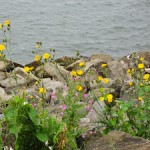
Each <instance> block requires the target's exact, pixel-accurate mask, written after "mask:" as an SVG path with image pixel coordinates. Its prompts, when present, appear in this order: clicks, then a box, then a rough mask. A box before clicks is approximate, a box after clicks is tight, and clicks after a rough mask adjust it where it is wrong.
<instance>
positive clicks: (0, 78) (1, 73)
mask: <svg viewBox="0 0 150 150" xmlns="http://www.w3.org/2000/svg"><path fill="white" fill-rule="evenodd" d="M4 79H6V73H4V72H0V81H1V80H4Z"/></svg>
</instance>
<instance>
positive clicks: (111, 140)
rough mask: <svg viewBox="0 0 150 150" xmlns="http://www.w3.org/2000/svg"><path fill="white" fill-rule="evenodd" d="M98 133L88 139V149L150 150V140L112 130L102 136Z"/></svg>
mask: <svg viewBox="0 0 150 150" xmlns="http://www.w3.org/2000/svg"><path fill="white" fill-rule="evenodd" d="M100 136H101V134H100V133H99V134H98V133H97V134H95V135H94V136H89V137H88V139H87V140H86V141H87V143H86V144H85V145H86V148H85V149H86V150H150V141H148V140H145V139H143V138H140V137H133V136H131V135H129V134H127V133H125V132H121V131H111V132H109V134H107V135H105V136H103V137H100Z"/></svg>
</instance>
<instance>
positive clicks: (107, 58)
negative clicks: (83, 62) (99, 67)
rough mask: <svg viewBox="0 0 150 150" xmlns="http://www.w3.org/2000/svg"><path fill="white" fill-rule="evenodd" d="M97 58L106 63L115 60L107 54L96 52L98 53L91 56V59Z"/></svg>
mask: <svg viewBox="0 0 150 150" xmlns="http://www.w3.org/2000/svg"><path fill="white" fill-rule="evenodd" d="M97 59H98V60H101V61H104V62H105V63H106V62H109V61H112V60H113V58H112V57H111V56H110V55H107V54H96V55H92V56H91V58H90V60H97Z"/></svg>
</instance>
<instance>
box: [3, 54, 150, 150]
mask: <svg viewBox="0 0 150 150" xmlns="http://www.w3.org/2000/svg"><path fill="white" fill-rule="evenodd" d="M139 58H144V64H145V73H148V74H150V51H149V52H139V53H135V54H130V55H128V56H124V57H122V58H120V59H118V60H114V59H113V58H112V57H111V56H110V55H106V54H97V55H92V56H91V57H89V58H88V57H80V58H78V59H77V58H71V57H67V56H64V57H62V58H59V59H57V60H56V62H57V68H56V67H55V66H54V65H53V63H51V62H49V63H45V64H44V66H43V65H42V64H41V63H39V62H32V63H30V64H27V65H25V66H29V67H34V69H33V71H32V73H31V74H30V76H28V73H26V72H24V69H23V67H24V66H22V65H20V64H17V63H13V65H14V66H15V69H14V68H13V67H12V62H11V61H7V62H5V63H4V62H3V61H0V97H1V103H0V104H1V108H0V113H1V114H2V107H3V105H4V104H7V101H8V100H9V99H11V98H12V97H13V95H14V94H23V93H24V92H26V93H27V95H28V98H29V99H30V98H31V96H32V98H33V99H40V94H38V92H37V86H36V82H38V81H39V80H40V81H42V82H43V85H44V88H45V89H46V99H45V101H46V102H48V103H50V105H51V107H50V108H49V112H50V113H51V114H53V115H55V116H57V117H58V118H59V117H60V116H59V114H60V105H61V103H59V100H57V99H53V100H52V99H51V98H50V97H51V94H52V93H55V92H56V91H57V90H61V91H62V94H64V95H65V94H66V93H65V92H66V91H65V90H64V89H65V86H66V84H67V83H66V80H65V79H67V78H69V77H70V71H72V70H76V68H77V66H78V64H79V63H80V62H83V61H84V62H85V68H84V79H83V80H84V83H85V87H86V88H88V90H89V91H92V92H94V93H95V95H96V97H97V98H98V97H100V93H99V90H98V89H97V84H96V80H97V76H103V77H105V74H104V73H103V72H102V70H101V65H102V64H104V63H106V64H107V68H108V76H107V78H108V79H109V83H108V84H104V83H103V82H102V83H101V86H102V87H103V88H104V89H105V90H109V91H111V93H112V94H113V95H114V97H115V98H118V99H123V100H124V101H126V100H127V99H128V96H129V95H128V93H129V92H131V91H130V90H131V89H130V86H129V83H130V82H132V81H133V79H132V77H131V76H129V75H128V74H127V70H128V69H130V68H134V67H135V65H136V64H137V61H138V59H139ZM89 72H93V74H92V75H91V76H90V75H89ZM14 74H15V77H16V78H17V79H14ZM62 75H63V76H62ZM26 78H28V80H26ZM16 80H17V82H16ZM135 96H136V95H135V93H134V92H133V93H132V98H133V99H135ZM135 103H136V99H135ZM93 107H94V108H95V109H96V110H97V111H98V112H99V113H102V108H103V107H104V106H101V107H100V106H99V105H98V104H97V102H95V103H94V104H93ZM83 111H84V110H83ZM1 116H2V115H1ZM97 119H98V118H97V115H96V113H95V112H89V113H88V115H87V116H86V117H85V118H82V119H81V122H80V125H81V127H84V126H86V127H88V131H93V130H94V129H95V128H96V127H97V124H96V123H94V122H95V121H97ZM96 134H97V133H96ZM96 136H100V135H95V137H96ZM107 138H111V139H112V142H111V143H108V142H106V141H105V138H104V137H101V138H97V139H96V140H95V139H94V137H93V138H90V139H89V141H90V142H89V143H92V144H94V143H99V144H94V145H95V146H94V147H93V146H91V145H90V144H87V145H88V149H89V150H99V149H100V150H105V149H107V150H109V149H110V150H111V149H113V148H112V147H111V145H112V143H113V145H115V147H116V149H117V150H121V149H123V150H126V149H131V150H132V149H135V150H149V149H150V142H149V141H147V140H144V139H141V138H135V137H131V136H129V135H127V136H126V134H125V133H122V132H117V131H114V132H111V133H110V134H108V135H107ZM118 141H119V142H118ZM129 141H130V142H129ZM87 143H88V142H87ZM114 143H115V144H114ZM96 145H97V146H96ZM102 145H103V146H102ZM104 145H105V146H104ZM100 146H102V147H101V148H100Z"/></svg>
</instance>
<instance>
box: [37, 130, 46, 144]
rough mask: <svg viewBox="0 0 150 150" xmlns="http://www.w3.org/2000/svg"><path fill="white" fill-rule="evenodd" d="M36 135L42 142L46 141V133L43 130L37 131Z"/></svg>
mask: <svg viewBox="0 0 150 150" xmlns="http://www.w3.org/2000/svg"><path fill="white" fill-rule="evenodd" d="M36 137H37V138H38V139H39V140H40V141H42V142H46V141H48V135H47V133H46V132H44V131H39V132H37V134H36Z"/></svg>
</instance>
